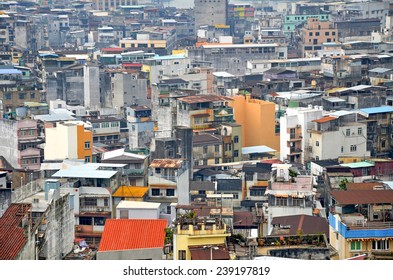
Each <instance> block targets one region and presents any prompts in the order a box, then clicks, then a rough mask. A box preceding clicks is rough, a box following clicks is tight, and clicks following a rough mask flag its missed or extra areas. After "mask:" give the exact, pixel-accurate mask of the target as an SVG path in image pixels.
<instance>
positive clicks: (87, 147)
mask: <svg viewBox="0 0 393 280" xmlns="http://www.w3.org/2000/svg"><path fill="white" fill-rule="evenodd" d="M85 149H90V141H86V142H85Z"/></svg>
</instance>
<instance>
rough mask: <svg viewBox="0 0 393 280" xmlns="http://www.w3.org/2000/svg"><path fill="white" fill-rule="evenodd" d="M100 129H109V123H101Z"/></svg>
mask: <svg viewBox="0 0 393 280" xmlns="http://www.w3.org/2000/svg"><path fill="white" fill-rule="evenodd" d="M101 127H102V128H108V127H109V123H107V122H106V123H102V124H101Z"/></svg>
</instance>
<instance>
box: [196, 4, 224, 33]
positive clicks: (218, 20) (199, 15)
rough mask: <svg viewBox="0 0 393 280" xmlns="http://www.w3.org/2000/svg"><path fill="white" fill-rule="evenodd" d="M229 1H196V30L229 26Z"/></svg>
mask: <svg viewBox="0 0 393 280" xmlns="http://www.w3.org/2000/svg"><path fill="white" fill-rule="evenodd" d="M227 12H228V0H194V17H195V29H196V30H198V29H199V28H200V26H202V25H210V26H214V25H221V24H224V25H226V24H227Z"/></svg>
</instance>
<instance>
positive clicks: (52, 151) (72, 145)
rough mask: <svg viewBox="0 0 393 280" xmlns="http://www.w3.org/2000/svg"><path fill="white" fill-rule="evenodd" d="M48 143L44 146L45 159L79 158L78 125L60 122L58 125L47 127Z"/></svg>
mask: <svg viewBox="0 0 393 280" xmlns="http://www.w3.org/2000/svg"><path fill="white" fill-rule="evenodd" d="M45 137H46V143H45V147H44V159H45V160H56V159H66V158H69V159H77V158H78V149H77V126H76V125H71V126H65V125H61V124H58V126H57V127H53V128H46V129H45Z"/></svg>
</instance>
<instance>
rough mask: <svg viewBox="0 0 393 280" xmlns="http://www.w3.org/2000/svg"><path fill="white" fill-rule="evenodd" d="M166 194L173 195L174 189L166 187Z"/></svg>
mask: <svg viewBox="0 0 393 280" xmlns="http://www.w3.org/2000/svg"><path fill="white" fill-rule="evenodd" d="M166 196H175V190H174V189H167V190H166Z"/></svg>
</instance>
